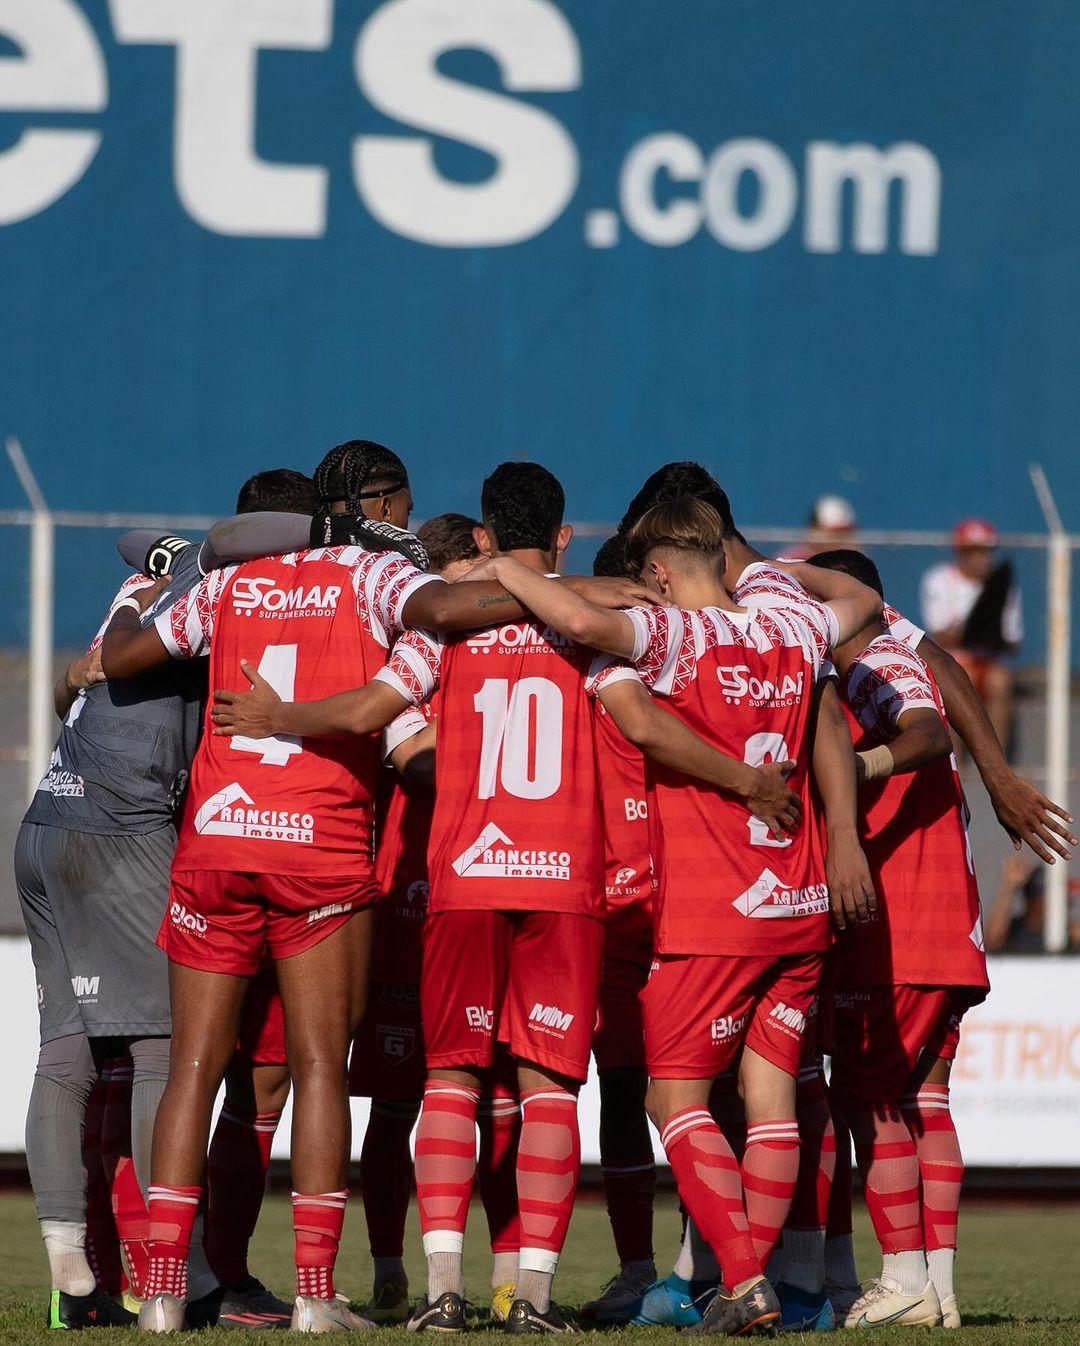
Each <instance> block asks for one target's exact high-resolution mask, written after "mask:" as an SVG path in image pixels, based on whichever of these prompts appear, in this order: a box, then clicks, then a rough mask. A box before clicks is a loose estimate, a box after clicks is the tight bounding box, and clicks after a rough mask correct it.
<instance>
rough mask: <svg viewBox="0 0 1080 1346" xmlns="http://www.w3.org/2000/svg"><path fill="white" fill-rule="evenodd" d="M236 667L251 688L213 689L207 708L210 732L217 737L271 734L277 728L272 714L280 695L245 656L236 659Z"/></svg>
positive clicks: (247, 736)
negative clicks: (247, 689) (210, 706)
mask: <svg viewBox="0 0 1080 1346" xmlns="http://www.w3.org/2000/svg"><path fill="white" fill-rule="evenodd" d="M240 671H241V672H242V673H243V675H244V677H245V678H247V680H248V682H250V683H251V690H250V691H249V692H224V691H216V692H215V693H214V704H213V707H212V709H211V711H210V718H211V719H212V720H213V722H214V733H215V734H216V735H217V736H218V737H219V738H220V737H230V738H231V737H232V735H234V734H242V735H243V736H244V737H245V738H271V737H272V736H273V735H274V734H276V733H277V732H278V731H277V729H276V728H275V724H274V717H275V713H276V711H277V708H278V707H279V706H280V705H281V697H280V696H278V694H277V692H275V691H274V689H273V687H271V686H270V684H269V683H268V682H267V681H266V679H265V678H264V677H263V676H262V675H261V674H260V672H259V670H258V669H257V668H256V667H255V666H254V664H249V663H248V661H247V660H246V659H241V660H240Z"/></svg>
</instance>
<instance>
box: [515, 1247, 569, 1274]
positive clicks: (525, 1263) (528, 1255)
mask: <svg viewBox="0 0 1080 1346" xmlns="http://www.w3.org/2000/svg"><path fill="white" fill-rule="evenodd" d="M558 1265H559V1254H558V1253H553V1252H551V1251H550V1250H549V1249H547V1248H522V1249H521V1250H520V1251H519V1253H518V1268H519V1269H520V1270H521V1271H542V1272H543V1273H544V1275H545V1276H554V1275H555V1268H556V1267H557V1266H558Z"/></svg>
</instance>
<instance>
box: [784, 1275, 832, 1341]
mask: <svg viewBox="0 0 1080 1346" xmlns="http://www.w3.org/2000/svg"><path fill="white" fill-rule="evenodd" d="M776 1293H777V1295H778V1296H779V1298H780V1309H781V1317H780V1330H781V1331H782V1332H831V1331H832V1330H833V1329H834V1328H835V1327H836V1315H835V1314H834V1313H833V1306H832V1304H830V1302H829V1296H828V1295H827V1294H826V1293H825V1291H824V1290H821V1291H819V1292H818V1293H817V1294H811V1292H810V1291H809V1290H800V1289H799V1288H798V1286H795V1285H784V1284H783V1283H782V1282H781V1284H780V1285H778V1286H777V1287H776Z"/></svg>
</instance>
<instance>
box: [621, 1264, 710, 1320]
mask: <svg viewBox="0 0 1080 1346" xmlns="http://www.w3.org/2000/svg"><path fill="white" fill-rule="evenodd" d="M715 1294H716V1286H715V1285H712V1284H711V1283H710V1282H708V1281H684V1280H683V1278H682V1277H681V1276H675V1275H671V1276H668V1277H666V1278H665V1279H664V1280H662V1281H655V1282H654V1283H653V1284H652V1285H650V1286H649V1288H648V1289H647V1290H646V1291H645V1296H644V1298H643V1299H642V1301H641V1309H640V1310H639V1312H638V1313H637V1314H635V1316H634V1317H633V1318H631V1320H630V1321H631V1322H632V1323H637V1324H638V1325H639V1326H643V1327H696V1326H697V1325H698V1323H700V1322H701V1319H702V1317H703V1316H704V1314H705V1310H706V1309H707V1308H708V1307H709V1302H710V1300H711V1299H712V1297H713V1295H715Z"/></svg>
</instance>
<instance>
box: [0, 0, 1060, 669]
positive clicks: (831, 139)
mask: <svg viewBox="0 0 1080 1346" xmlns="http://www.w3.org/2000/svg"><path fill="white" fill-rule="evenodd" d="M1078 69H1080V13H1078V10H1077V6H1076V5H1075V3H1073V0H997V3H996V4H994V5H991V6H988V5H986V4H984V3H982V0H952V3H950V4H947V5H943V4H941V3H940V0H903V3H900V2H899V0H879V2H878V3H872V4H867V3H866V0H818V3H816V4H814V5H807V4H805V3H804V0H676V3H671V0H562V2H561V3H558V4H556V3H554V0H384V3H373V2H372V0H363V2H361V0H337V3H334V2H333V0H108V3H106V0H83V2H82V3H80V2H79V0H4V3H3V5H2V6H0V351H2V358H0V431H2V432H3V433H10V434H17V435H18V436H19V437H20V439H21V440H22V442H23V445H24V447H25V448H26V450H27V453H28V455H29V457H30V459H31V461H32V463H33V465H34V468H35V470H36V471H37V473H38V475H39V477H40V479H41V482H42V486H43V488H44V491H45V494H46V496H47V498H48V500H49V501H50V503H51V504H52V505H54V506H55V507H63V508H79V509H92V510H125V511H133V510H134V511H138V510H148V511H174V512H175V511H200V512H215V513H216V512H222V513H226V512H229V510H230V509H231V506H232V501H233V499H234V497H235V492H236V488H237V486H238V485H239V483H240V481H241V480H242V479H243V478H244V477H245V476H247V475H248V474H250V473H251V472H254V471H256V470H258V469H260V468H264V467H274V466H281V465H290V466H296V467H301V468H304V469H307V470H310V468H311V467H312V466H313V465H314V463H315V462H316V461H317V460H318V458H319V457H320V456H321V455H322V453H323V452H324V451H325V450H326V449H327V448H328V447H329V446H330V445H332V444H334V443H336V442H338V441H339V440H341V439H344V438H349V437H353V436H364V437H370V438H375V439H380V440H382V441H384V442H386V443H389V444H390V445H392V446H393V447H394V448H396V449H398V451H399V452H401V453H402V455H403V456H404V457H405V458H406V460H407V462H408V463H409V465H410V468H411V470H412V473H413V476H414V490H415V497H416V505H417V510H418V512H419V513H420V514H430V513H434V512H438V511H441V510H445V509H460V510H468V511H475V509H476V507H477V502H478V486H479V482H480V480H481V478H482V475H483V474H484V472H485V471H486V470H488V469H489V468H490V467H491V466H493V465H494V464H495V463H497V462H498V461H500V460H501V459H503V458H506V457H529V458H535V459H538V460H539V461H542V462H544V463H545V464H547V465H548V466H550V467H551V468H552V469H553V470H554V471H555V472H556V473H557V474H558V475H560V477H561V478H562V479H563V481H564V483H565V485H566V488H567V496H568V502H569V511H570V513H571V515H572V516H573V517H577V518H591V519H611V518H616V517H617V516H618V515H619V513H620V512H621V510H622V507H623V505H624V504H625V502H626V500H627V499H628V497H629V496H630V494H631V493H632V492H633V490H634V489H635V488H636V487H637V485H638V484H639V483H640V481H641V479H642V478H643V477H644V475H645V474H646V473H647V472H648V471H650V470H651V469H652V468H653V467H654V466H655V465H657V464H658V463H659V462H661V461H664V460H665V459H669V458H673V457H698V458H701V459H703V460H705V461H707V462H708V463H709V464H710V466H712V467H713V469H714V470H715V472H716V473H717V475H718V476H719V477H720V479H721V481H722V482H723V483H724V485H725V486H726V487H727V488H728V490H729V493H730V495H731V497H732V500H733V502H734V504H735V507H736V517H742V518H752V519H754V520H755V521H758V522H761V523H771V524H788V523H791V524H800V523H801V522H802V521H803V520H804V519H805V516H806V513H807V510H808V508H809V505H810V502H811V501H812V499H813V498H814V497H815V496H816V495H818V494H819V493H820V492H822V491H826V490H832V491H839V492H841V493H842V494H844V495H846V496H847V497H848V498H849V499H851V500H852V501H853V503H854V505H855V507H856V509H857V512H858V514H859V518H860V521H861V522H863V523H864V524H865V525H867V526H871V527H896V528H935V527H947V526H949V525H951V524H952V522H953V521H954V520H955V519H956V518H957V517H959V516H961V515H966V514H978V515H985V516H988V517H989V518H992V519H993V520H995V521H996V522H997V523H998V525H999V526H1001V527H1002V528H1008V529H1027V528H1039V527H1041V516H1040V514H1039V512H1038V508H1037V505H1036V502H1035V499H1034V496H1033V494H1032V492H1031V490H1030V487H1029V485H1028V481H1027V471H1026V465H1027V463H1028V462H1029V461H1030V460H1031V459H1039V460H1041V461H1042V462H1043V463H1044V464H1045V466H1046V467H1047V470H1048V473H1049V475H1050V479H1051V481H1052V484H1053V485H1054V487H1055V490H1056V491H1057V492H1058V497H1059V503H1060V504H1061V507H1062V512H1063V514H1064V516H1065V520H1066V524H1067V525H1071V526H1073V527H1080V474H1078V473H1077V471H1076V466H1075V464H1076V450H1075V447H1074V443H1075V437H1076V435H1077V426H1078V424H1080V379H1078V378H1077V376H1076V370H1077V369H1078V368H1080V323H1078V321H1077V314H1078V312H1080V268H1078V265H1077V261H1078V250H1080V243H1078V239H1080V231H1078V229H1077V217H1078V213H1080V136H1078V135H1077V131H1076V128H1077V125H1078V122H1080V83H1078V81H1077V78H1076V72H1077V70H1078ZM21 503H22V500H21V496H20V492H19V489H18V486H17V484H16V482H15V480H14V478H13V477H11V476H10V475H9V474H2V473H0V506H16V505H19V504H21ZM13 536H14V535H13V534H11V533H8V534H6V536H5V548H6V549H7V547H8V542H9V541H10V540H11V538H12V537H13ZM100 543H101V539H97V540H96V541H95V542H94V543H93V552H94V554H93V555H92V556H90V555H85V554H82V553H87V552H89V551H90V550H91V547H90V546H89V545H88V543H87V539H86V537H85V536H82V537H81V538H80V542H79V544H78V545H79V547H80V548H81V549H82V553H80V555H79V557H78V564H77V569H78V572H79V574H78V580H77V582H76V581H74V580H73V581H72V584H73V592H74V591H75V590H76V589H77V590H78V592H80V593H86V594H88V593H89V590H87V588H86V586H87V585H88V584H89V583H90V581H91V580H92V581H93V582H94V583H95V584H99V585H100V587H101V588H102V589H104V588H108V587H109V585H110V584H111V582H112V578H113V577H114V575H115V567H114V566H113V564H112V563H111V562H110V561H108V559H107V558H106V559H102V557H99V556H98V554H97V553H98V552H101V553H102V554H103V555H104V553H105V551H106V550H107V549H106V548H105V547H104V546H102V545H100ZM64 545H65V547H67V548H68V554H67V557H66V559H65V557H64V556H62V557H61V561H62V565H61V573H62V574H63V573H64V571H67V572H68V573H69V574H70V573H71V572H72V571H73V570H74V569H75V568H76V566H75V553H74V551H73V550H72V549H73V548H74V547H75V545H76V544H75V543H74V542H72V541H70V540H68V541H65V544H64ZM586 559H587V556H586ZM9 569H11V565H10V563H9V562H8V561H7V560H6V561H5V567H4V573H5V575H7V574H8V571H9ZM1033 573H1037V572H1033ZM80 585H81V586H83V587H82V588H79V586H80ZM104 596H105V595H104V594H103V593H99V594H97V596H96V598H95V600H94V601H95V602H99V600H100V599H102V598H103V597H104ZM59 611H60V625H59V630H58V634H59V636H60V637H61V638H62V639H63V638H69V639H75V638H77V637H78V636H79V635H80V633H83V632H85V628H87V626H90V627H92V626H93V624H94V622H93V621H91V620H90V618H89V617H88V615H87V612H86V611H85V608H84V607H83V606H82V604H75V603H74V602H73V601H70V600H64V599H63V598H62V601H61V605H60V609H59ZM94 615H95V618H96V611H95V614H94ZM24 618H25V611H24V609H23V608H20V607H19V606H18V605H17V604H16V605H13V606H12V608H11V610H10V612H8V613H7V615H6V616H5V618H4V627H3V630H0V642H2V643H14V642H15V641H17V640H20V639H22V638H23V630H22V625H21V624H22V622H23V621H24Z"/></svg>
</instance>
